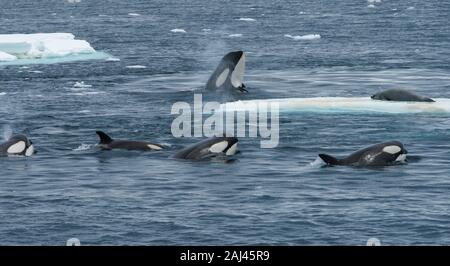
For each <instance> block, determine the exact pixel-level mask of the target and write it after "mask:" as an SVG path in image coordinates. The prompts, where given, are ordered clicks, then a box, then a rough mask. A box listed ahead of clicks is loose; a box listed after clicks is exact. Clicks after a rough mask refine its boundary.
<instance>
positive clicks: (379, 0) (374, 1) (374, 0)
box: [367, 0, 381, 3]
mask: <svg viewBox="0 0 450 266" xmlns="http://www.w3.org/2000/svg"><path fill="white" fill-rule="evenodd" d="M367 2H369V3H381V0H367Z"/></svg>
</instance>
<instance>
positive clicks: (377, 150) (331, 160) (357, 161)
mask: <svg viewBox="0 0 450 266" xmlns="http://www.w3.org/2000/svg"><path fill="white" fill-rule="evenodd" d="M407 153H408V151H407V150H406V149H405V148H404V147H403V144H402V143H401V142H399V141H389V142H384V143H379V144H375V145H372V146H370V147H367V148H365V149H362V150H359V151H357V152H355V153H352V154H351V155H349V156H347V157H345V158H342V159H337V158H335V157H333V156H331V155H327V154H319V157H320V158H321V159H322V160H323V161H324V162H325V163H326V164H327V165H349V166H356V167H370V166H388V165H394V164H396V163H401V162H404V161H405V160H406V154H407Z"/></svg>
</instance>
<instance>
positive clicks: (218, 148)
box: [209, 141, 228, 153]
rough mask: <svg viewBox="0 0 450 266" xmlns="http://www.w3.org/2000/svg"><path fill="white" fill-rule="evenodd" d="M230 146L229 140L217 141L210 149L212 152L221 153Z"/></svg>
mask: <svg viewBox="0 0 450 266" xmlns="http://www.w3.org/2000/svg"><path fill="white" fill-rule="evenodd" d="M227 147H228V141H221V142H219V143H216V144H214V145H212V146H211V147H210V148H209V151H210V152H212V153H221V152H223V151H224V150H225V149H226V148H227Z"/></svg>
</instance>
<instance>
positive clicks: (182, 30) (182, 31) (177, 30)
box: [170, 29, 186, 33]
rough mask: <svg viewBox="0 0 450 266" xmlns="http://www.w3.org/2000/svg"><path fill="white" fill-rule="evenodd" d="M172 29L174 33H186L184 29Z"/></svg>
mask: <svg viewBox="0 0 450 266" xmlns="http://www.w3.org/2000/svg"><path fill="white" fill-rule="evenodd" d="M170 31H171V32H174V33H186V31H185V30H184V29H172V30H170Z"/></svg>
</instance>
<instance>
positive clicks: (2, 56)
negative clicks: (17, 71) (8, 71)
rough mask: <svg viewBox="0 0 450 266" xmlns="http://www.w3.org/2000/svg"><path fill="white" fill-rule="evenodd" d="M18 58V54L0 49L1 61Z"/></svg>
mask: <svg viewBox="0 0 450 266" xmlns="http://www.w3.org/2000/svg"><path fill="white" fill-rule="evenodd" d="M16 59H17V57H16V56H14V55H12V54H8V53H5V52H2V51H0V62H1V61H13V60H16Z"/></svg>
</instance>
